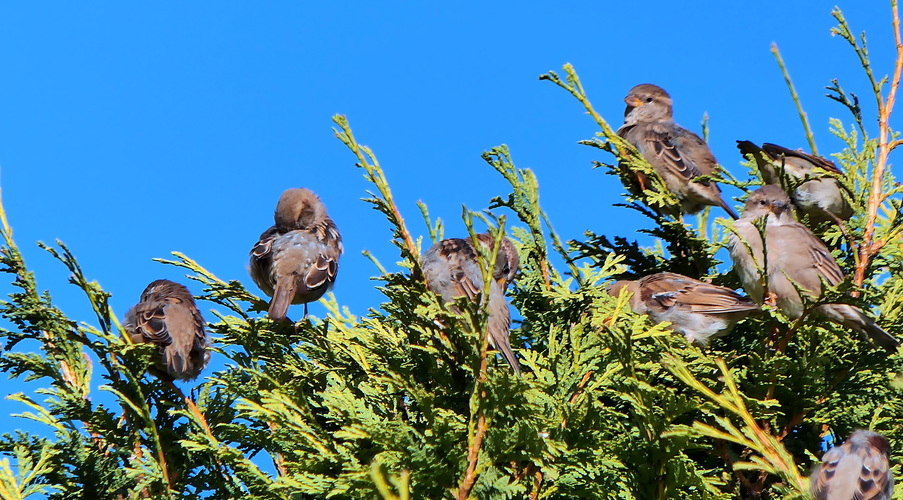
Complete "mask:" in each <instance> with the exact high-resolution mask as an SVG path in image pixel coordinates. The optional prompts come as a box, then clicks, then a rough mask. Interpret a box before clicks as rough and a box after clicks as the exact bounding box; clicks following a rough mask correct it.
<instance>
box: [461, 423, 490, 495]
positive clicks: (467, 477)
mask: <svg viewBox="0 0 903 500" xmlns="http://www.w3.org/2000/svg"><path fill="white" fill-rule="evenodd" d="M485 436H486V416H485V415H483V414H482V413H480V416H479V417H477V432H476V434H474V437H473V442H472V443H471V444H470V446H468V447H467V470H466V471H465V472H464V479H462V480H461V484H460V485H458V494H457V495H456V496H455V499H456V500H467V499H468V498H469V497H470V491H471V490H472V489H473V485H474V483H476V481H477V474H476V471H477V458H479V455H480V448H481V447H482V446H483V438H484V437H485Z"/></svg>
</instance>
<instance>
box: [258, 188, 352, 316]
mask: <svg viewBox="0 0 903 500" xmlns="http://www.w3.org/2000/svg"><path fill="white" fill-rule="evenodd" d="M273 219H274V221H275V225H273V226H271V227H270V228H269V229H267V230H266V231H264V232H263V234H261V235H260V241H258V242H257V244H256V245H254V248H252V249H251V266H250V272H251V278H252V279H253V280H254V283H257V286H258V287H260V289H261V290H263V293H265V294H267V295H269V296H270V297H273V300H272V302H270V308H269V311H268V314H269V316H270V318H271V319H273V320H274V321H282V320H284V319H285V316H286V313H287V312H288V306H289V305H290V304H301V303H303V304H304V315H305V316H307V303H308V302H313V301H315V300H317V299H319V298H320V297H322V296H323V294H324V293H326V291H327V290H328V289H329V288H331V287H332V285H333V283H335V279H336V275H337V274H338V272H339V257H340V256H341V255H342V251H343V248H342V236H341V235H340V234H339V228H337V227H336V225H335V223H334V222H332V219H330V218H329V215H327V214H326V206H325V205H323V202H321V201H320V198H318V197H317V195H316V194H314V192H313V191H311V190H310V189H306V188H294V189H288V190H286V191H285V192H284V193H282V196H280V197H279V203H277V204H276V213H275V214H274V215H273Z"/></svg>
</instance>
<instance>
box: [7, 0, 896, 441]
mask: <svg viewBox="0 0 903 500" xmlns="http://www.w3.org/2000/svg"><path fill="white" fill-rule="evenodd" d="M834 4H835V2H834V1H833V0H832V1H830V2H821V1H808V2H788V1H786V0H785V1H779V2H778V1H765V2H754V3H753V2H671V1H667V2H665V1H650V2H645V3H642V4H637V3H636V2H620V3H617V4H616V3H615V2H542V3H541V4H540V3H539V2H505V3H495V2H480V3H468V2H464V3H458V2H442V3H439V2H422V3H420V4H415V3H413V2H392V1H389V2H369V3H365V2H303V3H302V2H268V3H266V4H265V5H266V6H265V7H262V6H261V5H262V4H254V3H249V2H192V3H190V4H175V3H173V4H168V5H167V6H165V7H164V6H163V5H162V4H159V3H154V4H144V5H141V4H134V3H113V2H108V3H104V4H101V3H88V4H85V3H64V2H58V3H54V4H53V5H48V4H43V3H41V4H39V3H32V2H17V3H4V4H3V5H0V67H2V69H3V78H0V186H2V189H3V202H4V204H5V207H6V210H7V213H8V216H9V219H10V222H11V224H12V226H13V228H14V231H15V237H16V240H17V241H18V243H19V244H20V246H21V247H22V249H23V252H24V254H25V257H26V260H27V263H28V264H29V266H30V267H31V268H32V269H33V270H34V271H36V273H37V279H38V281H39V284H40V285H41V286H42V287H43V288H49V289H51V291H52V292H53V293H54V296H55V297H57V298H58V299H59V300H58V301H59V304H60V305H61V306H62V307H63V308H64V310H65V311H67V312H68V313H69V314H70V315H71V317H73V318H74V319H77V320H84V321H87V320H90V319H91V318H92V315H91V314H90V313H89V311H88V310H87V309H86V308H85V303H84V301H82V300H81V299H80V296H79V294H78V293H77V292H76V291H75V290H74V287H72V286H70V285H68V284H66V279H67V274H66V272H65V269H64V268H63V267H62V266H61V265H59V264H57V263H56V262H55V261H53V260H52V258H51V257H50V256H49V255H47V254H46V253H44V252H43V251H41V250H39V249H37V247H36V246H35V245H34V242H35V241H36V240H42V241H45V242H52V241H53V240H54V239H57V238H59V239H61V240H63V241H64V242H65V243H67V244H68V245H69V247H70V248H71V250H72V251H73V252H74V253H75V254H76V256H77V257H78V258H79V260H80V263H81V265H82V267H83V269H84V270H85V272H86V274H87V276H88V277H89V278H92V279H96V280H97V281H98V282H99V283H100V284H101V285H102V286H103V287H104V288H105V289H106V290H108V291H110V292H112V293H113V298H112V299H111V300H112V305H113V307H114V309H115V311H117V312H118V313H119V314H120V315H122V314H124V313H125V311H126V309H127V308H128V307H129V306H130V305H132V304H133V303H135V302H136V301H137V299H138V295H139V294H140V292H141V291H142V289H143V288H144V287H145V285H146V284H147V283H148V282H150V281H152V280H154V279H157V278H169V279H174V280H178V281H182V282H185V283H186V284H188V286H189V287H190V288H191V289H192V290H193V291H194V292H195V293H199V292H200V288H199V287H198V286H196V284H194V283H193V282H188V281H187V280H186V279H184V278H183V277H182V274H181V273H180V272H179V270H178V269H176V268H173V267H169V266H163V265H161V264H157V263H154V262H152V261H151V258H153V257H168V256H169V252H170V251H173V250H178V251H181V252H184V253H186V254H187V255H188V256H190V257H192V258H194V259H196V260H198V261H199V262H200V263H201V264H202V265H204V266H205V267H206V268H207V269H209V270H211V271H212V272H214V273H216V274H217V275H218V276H219V277H221V278H223V279H240V280H242V281H243V282H245V283H246V284H248V285H249V288H250V289H252V290H255V291H256V288H255V287H254V286H253V284H252V283H251V281H250V279H249V278H248V276H247V271H246V266H247V259H248V251H249V249H250V248H251V246H252V245H253V244H254V243H255V242H256V241H257V237H258V235H259V234H260V233H261V232H262V231H263V230H264V229H265V228H266V227H268V226H269V225H270V224H272V212H273V209H274V207H275V204H276V200H277V199H278V197H279V194H280V193H281V192H282V191H283V190H284V189H286V188H289V187H299V186H305V187H309V188H311V189H313V190H314V191H316V192H317V193H319V194H320V196H321V197H322V199H323V200H324V201H325V203H326V204H327V207H328V209H329V212H330V215H331V216H332V217H333V219H334V220H335V221H336V223H337V225H338V226H339V228H340V230H341V231H342V235H343V237H344V242H345V249H346V255H345V256H344V257H343V259H342V261H341V271H340V273H339V278H338V284H337V286H336V289H335V293H336V295H337V297H338V300H339V302H340V303H342V304H344V305H347V306H348V307H350V308H351V310H352V312H355V313H358V314H363V313H365V312H366V310H367V308H368V307H376V306H378V304H379V303H380V302H381V300H382V297H381V295H380V294H379V293H378V292H376V291H375V290H374V289H373V287H374V282H372V281H371V280H370V277H371V276H374V275H376V274H377V272H376V270H375V268H374V267H373V265H372V264H371V263H370V262H369V260H367V259H366V258H364V257H363V256H361V251H362V250H365V249H367V250H370V251H372V252H373V253H374V254H375V255H376V256H377V257H378V258H380V260H381V261H382V262H383V264H384V265H386V266H387V267H390V268H392V267H393V264H394V262H395V261H396V260H397V257H398V254H397V252H396V251H395V249H394V247H393V246H391V245H390V244H389V243H388V238H389V237H390V231H389V226H388V223H386V222H385V221H384V218H383V216H382V215H381V214H379V213H377V212H375V211H374V210H372V209H370V207H369V205H367V204H365V203H363V202H361V201H359V199H360V198H361V197H362V196H365V190H367V189H370V188H371V186H369V185H368V184H367V183H366V182H365V181H364V180H363V178H362V177H361V174H362V172H361V171H360V170H358V169H356V168H355V167H354V158H353V156H352V155H351V153H350V152H349V151H347V149H346V148H345V147H344V146H343V145H342V144H341V143H340V142H339V141H338V140H336V139H335V138H334V137H333V134H332V131H331V130H330V127H331V126H332V123H331V121H330V117H331V116H332V115H333V114H335V113H342V114H347V115H348V118H349V120H350V122H351V125H352V127H353V129H354V132H355V135H356V136H357V138H358V139H359V141H360V142H362V143H363V144H367V145H369V146H371V147H372V148H373V150H374V151H375V153H376V154H377V156H378V158H379V160H380V162H381V164H382V165H383V167H384V169H385V172H386V175H387V176H388V178H389V181H390V183H391V185H392V188H393V190H394V192H395V195H396V198H397V201H398V203H399V206H400V208H401V210H402V212H403V214H404V215H405V216H406V217H407V219H408V223H409V227H410V228H411V229H412V230H413V231H414V232H415V234H426V230H425V228H424V226H423V224H422V223H421V222H420V215H419V212H418V211H417V208H416V206H415V202H416V201H417V200H423V201H424V202H426V203H427V204H428V205H429V207H430V211H431V214H432V215H433V216H440V217H442V218H443V219H444V220H445V221H447V222H448V224H449V228H448V230H447V235H455V234H460V232H461V231H462V227H463V226H462V224H461V223H460V213H461V205H462V204H466V205H467V206H468V207H469V208H471V209H481V208H484V207H486V206H488V204H489V200H490V198H492V197H493V196H496V195H505V194H506V193H507V192H508V191H507V186H506V184H505V182H504V181H503V180H502V179H501V177H500V176H498V175H497V174H496V173H495V172H494V171H493V170H492V169H491V168H490V167H489V166H488V165H486V164H485V163H484V162H483V161H482V160H481V158H480V153H481V152H482V151H484V150H487V149H489V148H491V147H493V146H495V145H498V144H503V143H504V144H507V145H508V146H509V147H510V148H511V151H512V154H513V157H514V160H515V162H516V163H517V165H518V166H519V167H529V168H532V169H533V170H534V171H535V172H536V174H537V175H538V177H539V181H540V186H541V195H542V197H541V202H542V204H543V206H544V208H545V209H546V210H547V211H548V212H549V214H550V216H551V219H552V221H553V224H555V226H556V229H557V230H558V231H559V233H560V234H561V236H562V237H563V238H564V239H572V238H579V237H580V236H581V235H582V233H583V231H584V230H586V229H592V230H593V231H595V232H597V233H605V234H622V235H631V234H633V231H634V230H635V228H636V224H637V223H638V222H639V219H638V218H637V217H636V216H635V215H633V214H632V213H627V212H625V211H624V210H623V209H619V208H614V207H611V204H612V203H614V202H619V201H621V198H620V196H619V194H620V193H622V192H623V188H622V186H621V185H620V184H619V183H618V181H617V179H616V178H615V177H612V176H608V175H604V174H603V172H602V171H600V170H592V169H591V160H593V159H605V158H603V157H601V156H600V154H599V153H600V152H598V151H597V150H593V149H591V148H588V147H586V146H580V145H578V144H577V141H578V140H581V139H586V138H589V137H591V136H592V135H593V133H594V132H595V131H596V128H595V125H594V124H593V122H592V121H591V120H590V119H589V117H587V116H586V115H584V114H583V110H582V108H581V107H580V105H579V103H577V102H576V101H575V100H574V99H572V98H571V97H570V96H569V95H567V94H566V93H565V92H564V91H562V90H561V89H558V88H557V87H555V86H554V85H552V84H550V83H549V82H541V81H539V80H538V79H537V77H538V76H539V75H540V74H541V73H544V72H546V71H548V70H556V71H559V73H560V68H561V66H562V64H563V63H566V62H570V63H572V64H574V66H575V67H576V69H577V71H578V72H579V74H580V76H581V78H582V81H583V83H584V86H585V88H586V90H587V92H588V93H589V95H590V98H591V99H592V101H593V102H594V104H595V105H596V108H597V110H598V111H599V112H600V113H602V115H603V116H604V117H605V118H606V119H607V120H609V122H610V123H611V124H612V125H613V126H615V127H617V126H618V125H620V123H621V121H622V115H623V110H624V103H623V101H622V99H623V97H624V95H625V94H626V92H627V90H628V89H629V88H630V87H632V86H633V85H635V84H638V83H643V82H650V83H655V84H658V85H660V86H662V87H664V88H665V89H666V90H668V91H669V92H670V93H671V95H672V97H673V99H674V102H675V117H676V120H677V121H678V123H681V124H682V125H684V126H685V127H687V128H690V129H692V130H695V131H697V132H698V131H699V128H700V127H699V122H700V120H701V118H702V116H703V113H708V115H709V124H710V129H711V133H710V143H711V145H712V149H713V151H714V152H715V155H716V157H717V158H718V159H719V161H720V162H721V163H722V164H723V165H724V166H725V167H726V168H727V169H728V170H731V171H733V172H734V173H736V174H737V175H742V174H743V171H742V170H741V169H740V168H739V167H738V162H739V160H740V157H739V155H738V154H737V151H736V148H735V142H734V141H735V140H736V139H750V140H753V141H756V142H763V141H765V142H775V143H779V144H782V145H785V146H788V147H792V148H797V147H804V146H806V142H805V136H804V135H803V131H802V128H801V126H800V123H799V120H798V118H797V115H796V111H795V109H794V107H793V104H792V102H791V100H790V97H789V94H788V92H787V89H786V86H785V85H784V82H783V79H782V77H781V74H780V72H779V70H778V67H777V65H776V63H775V61H774V59H773V57H772V55H771V53H770V52H769V47H770V44H771V42H777V43H778V44H779V46H780V48H781V51H782V53H783V56H784V59H785V61H786V63H787V65H788V67H789V70H790V72H791V75H792V77H793V79H794V83H795V84H796V87H797V90H798V91H799V93H800V96H801V99H802V100H803V103H804V105H805V107H806V109H807V111H808V112H809V116H810V121H811V123H812V127H813V129H814V131H815V135H816V139H817V141H818V144H819V148H820V150H821V151H822V153H829V152H833V151H837V150H838V149H839V148H840V146H839V143H838V141H836V140H835V139H834V138H833V137H832V136H830V134H829V133H828V130H827V121H828V117H839V118H842V119H843V120H844V121H845V122H847V123H849V117H848V114H847V113H846V111H845V110H844V109H843V108H841V107H840V106H839V105H837V104H836V103H834V102H833V101H830V100H828V99H827V98H825V97H824V93H825V91H824V87H825V85H828V84H829V83H830V80H831V79H832V78H840V79H841V83H842V84H843V85H844V87H845V88H847V89H848V90H852V91H854V92H856V93H857V94H859V95H860V96H862V97H863V105H864V107H865V109H866V116H868V117H872V116H874V109H873V108H874V102H873V100H872V99H871V98H870V97H869V95H870V92H869V90H868V86H867V82H866V80H865V77H864V75H863V73H862V71H861V69H860V68H859V67H858V63H857V61H856V59H855V56H854V54H853V52H852V51H851V50H850V49H849V48H848V46H847V44H846V42H844V41H843V40H841V39H840V38H837V37H834V38H832V37H831V36H830V33H829V29H830V28H831V27H832V26H833V25H834V24H835V22H834V20H833V18H832V17H831V16H830V11H831V8H832V7H833V6H834ZM640 5H641V6H640ZM841 8H842V9H843V10H844V12H845V14H846V16H847V19H848V20H849V22H850V23H851V25H852V26H853V28H854V30H856V31H859V30H863V29H864V30H867V31H868V35H869V41H870V49H871V55H872V61H873V63H874V65H875V71H876V73H877V74H878V75H879V76H880V75H884V74H887V73H889V72H890V71H891V70H892V64H893V39H892V36H891V26H890V5H889V2H859V1H848V2H845V4H842V5H841ZM872 124H873V123H870V125H872ZM892 160H893V158H892ZM727 194H729V195H737V194H738V193H737V192H736V191H733V190H728V191H727ZM6 283H7V284H4V285H0V287H2V291H3V293H4V294H5V293H7V292H8V291H9V290H11V287H10V286H9V285H8V280H7V281H6ZM201 306H202V309H203V310H205V311H206V310H208V309H209V305H208V304H201ZM294 314H296V315H297V314H300V313H294ZM311 314H313V315H316V316H320V315H322V314H324V310H323V308H322V306H319V305H317V304H314V305H312V307H311ZM207 316H208V318H211V315H210V314H209V313H207ZM214 363H215V366H221V363H222V360H215V362H214ZM6 387H7V388H8V390H7V391H6V392H10V391H12V390H18V387H19V386H18V385H17V384H8V385H7V386H6ZM10 405H11V404H10V403H6V402H2V403H0V421H3V420H4V417H3V416H2V415H4V414H7V413H9V412H10V411H21V410H22V407H21V406H19V405H15V404H13V405H12V406H10ZM10 425H17V426H18V425H19V424H18V421H16V423H14V424H10Z"/></svg>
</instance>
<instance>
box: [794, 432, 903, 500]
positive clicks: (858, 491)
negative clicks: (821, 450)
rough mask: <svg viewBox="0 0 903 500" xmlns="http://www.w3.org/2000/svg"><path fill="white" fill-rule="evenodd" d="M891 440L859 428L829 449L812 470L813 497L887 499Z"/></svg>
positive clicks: (823, 499) (827, 499)
mask: <svg viewBox="0 0 903 500" xmlns="http://www.w3.org/2000/svg"><path fill="white" fill-rule="evenodd" d="M889 459H890V443H888V442H887V439H885V438H884V436H882V435H881V434H878V433H875V432H869V431H863V430H859V431H856V432H854V433H853V434H852V435H851V436H850V438H849V439H847V440H846V441H845V442H844V443H843V445H841V446H835V447H833V448H831V449H830V450H828V452H827V453H825V455H824V456H823V457H822V459H821V464H820V465H819V466H818V467H816V468H815V470H813V471H812V479H811V481H812V484H811V487H810V491H811V492H812V496H813V497H814V498H815V500H855V499H861V500H865V499H868V500H890V497H891V495H893V493H894V474H893V472H892V471H891V470H890V463H889Z"/></svg>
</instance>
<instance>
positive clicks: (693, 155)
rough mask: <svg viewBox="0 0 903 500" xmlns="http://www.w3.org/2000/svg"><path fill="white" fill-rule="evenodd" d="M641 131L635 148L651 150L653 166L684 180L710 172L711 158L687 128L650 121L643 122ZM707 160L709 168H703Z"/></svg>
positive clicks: (700, 142)
mask: <svg viewBox="0 0 903 500" xmlns="http://www.w3.org/2000/svg"><path fill="white" fill-rule="evenodd" d="M641 133H642V141H641V143H640V144H641V146H639V148H638V149H641V150H642V151H643V152H644V153H646V152H651V153H653V155H654V156H655V158H656V160H658V162H657V163H658V165H657V166H661V167H663V168H666V169H667V170H668V171H669V172H671V173H672V174H674V175H676V176H679V177H683V178H685V179H688V180H689V179H692V178H694V177H698V176H700V175H703V174H705V173H711V172H712V170H713V168H714V164H715V158H714V157H713V156H712V154H711V152H710V151H709V148H708V146H706V144H705V142H703V140H702V139H700V138H699V136H697V135H696V134H694V133H692V132H690V131H689V130H684V129H682V128H680V127H679V126H677V125H674V124H670V125H669V124H662V123H650V124H644V126H643V127H642V129H641ZM707 163H711V164H712V167H711V168H706V166H707V165H706V164H707ZM704 169H705V170H704ZM706 170H708V171H706Z"/></svg>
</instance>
